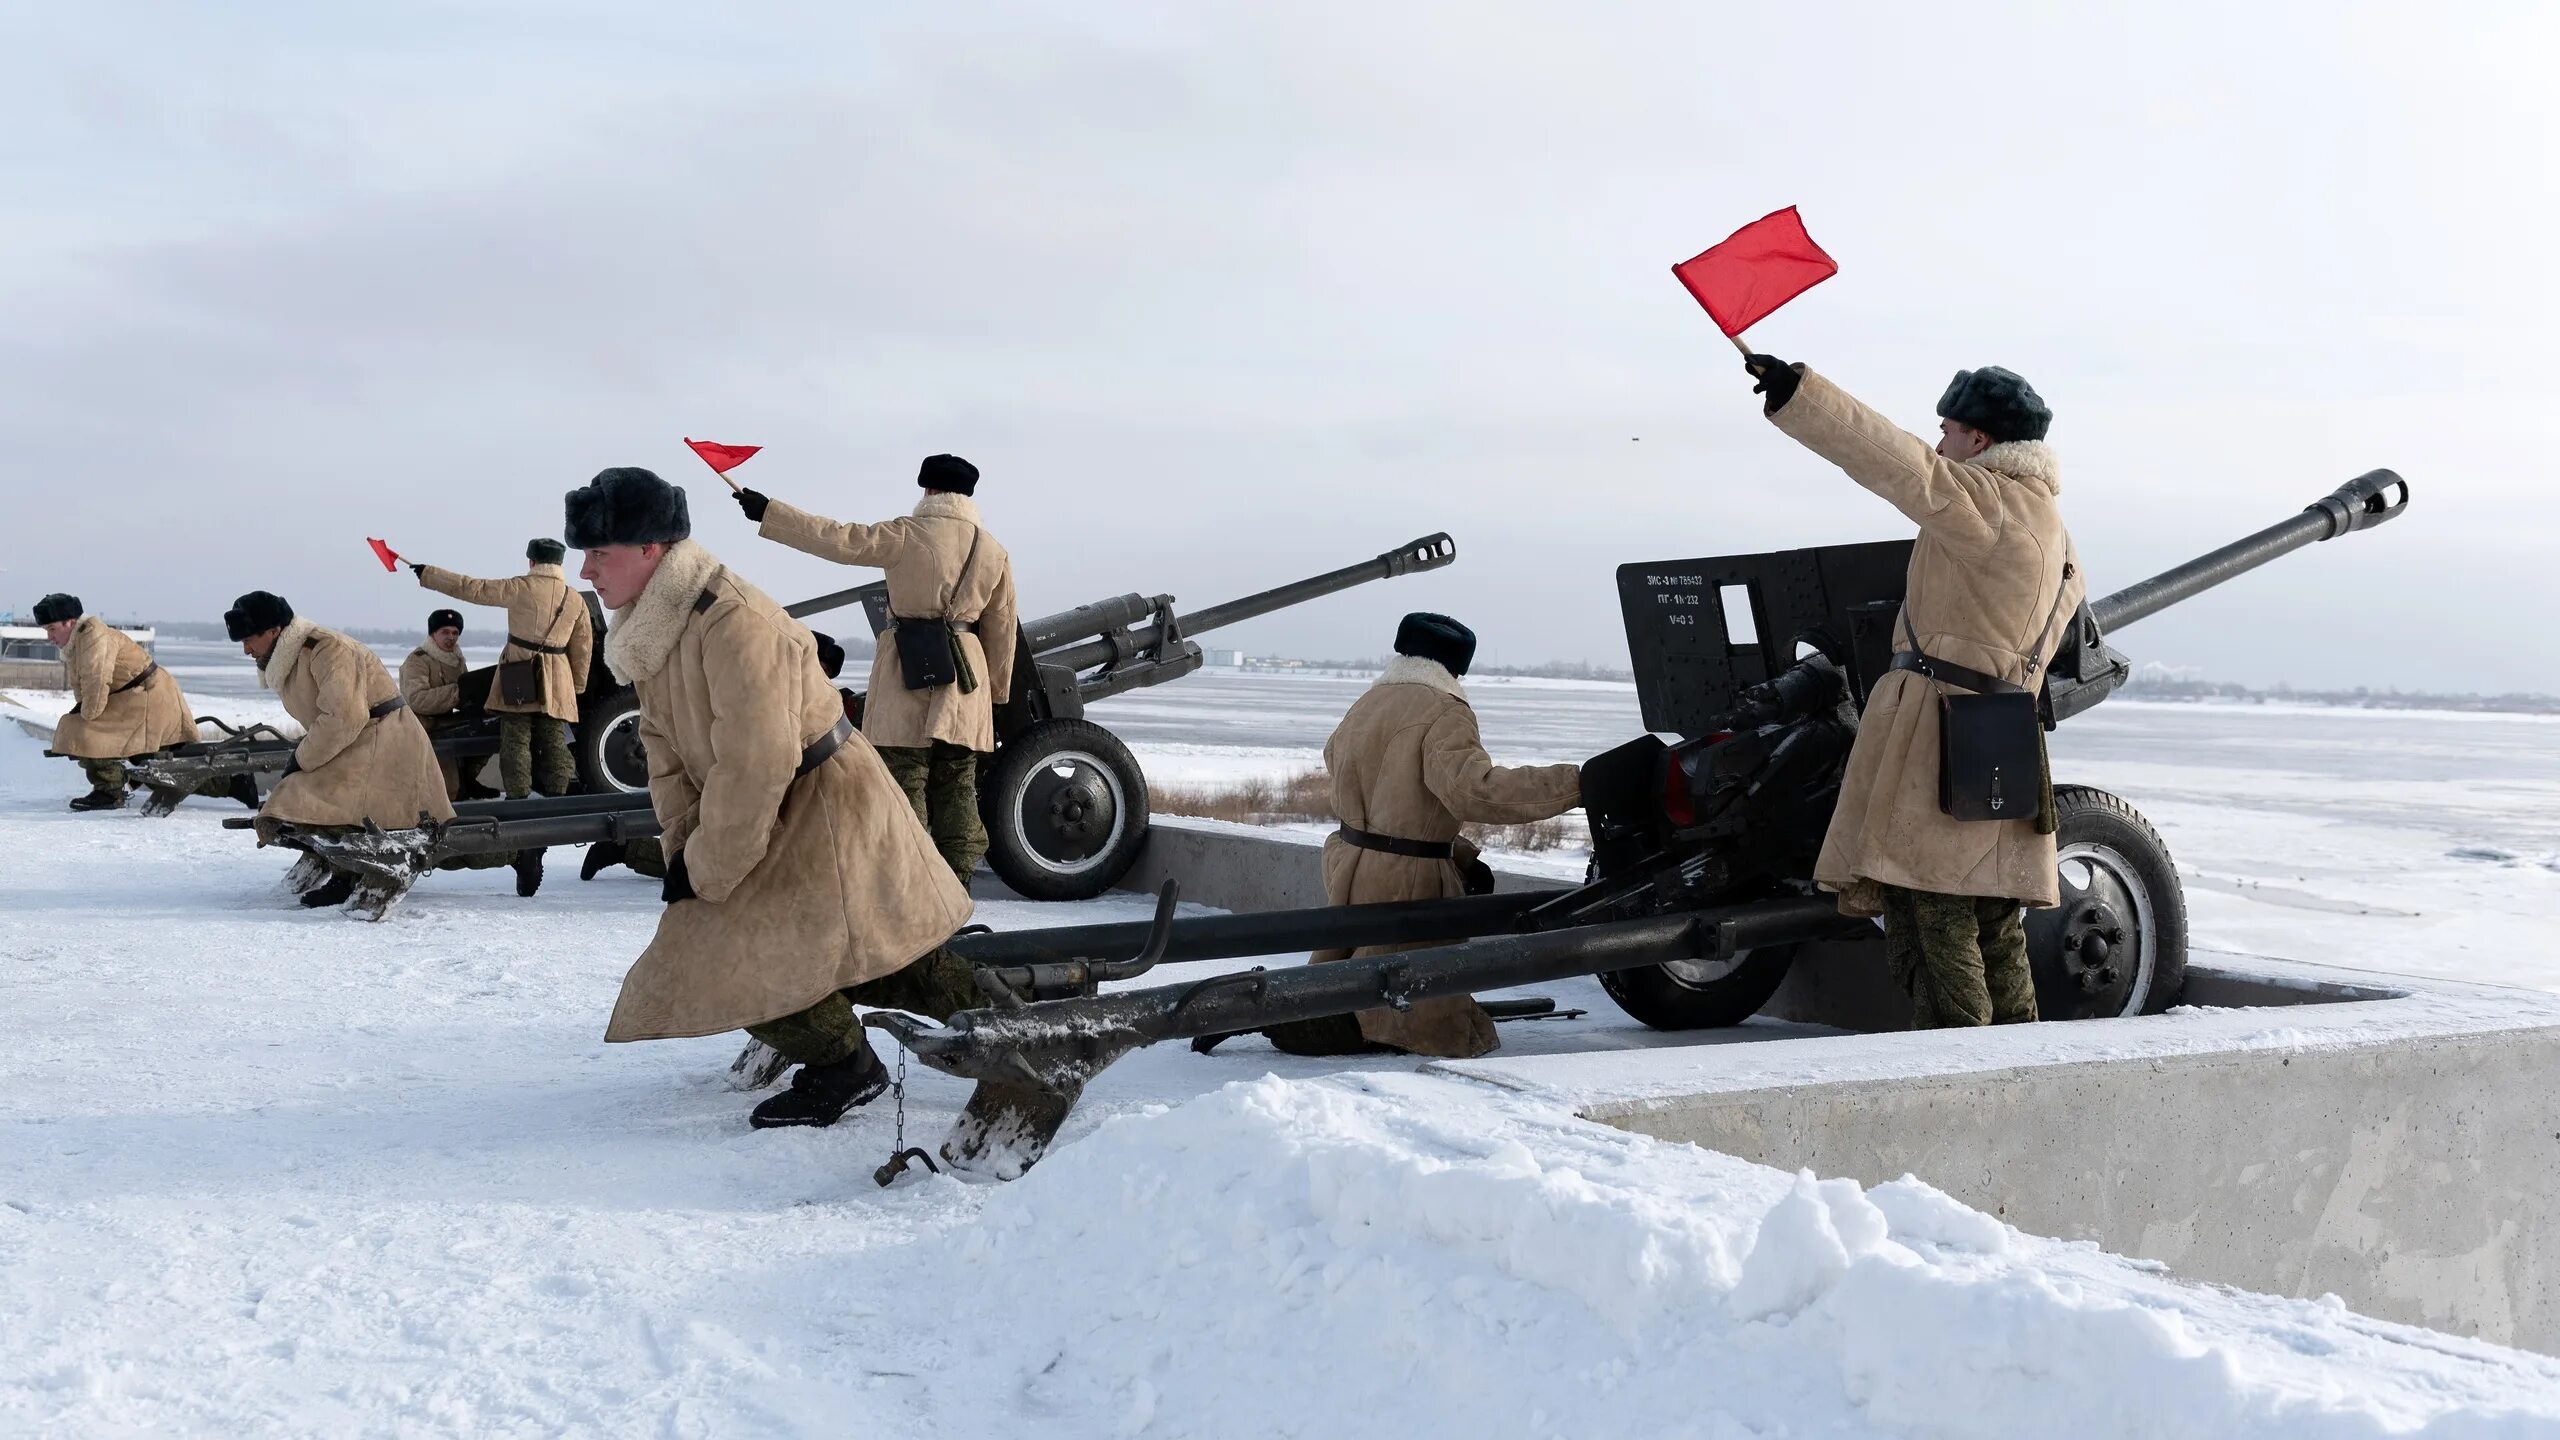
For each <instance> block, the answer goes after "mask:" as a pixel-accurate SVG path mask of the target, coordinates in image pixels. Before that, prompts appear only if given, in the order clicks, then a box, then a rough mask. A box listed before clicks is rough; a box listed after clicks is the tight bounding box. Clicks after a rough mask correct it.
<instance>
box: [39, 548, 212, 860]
mask: <svg viewBox="0 0 2560 1440" xmlns="http://www.w3.org/2000/svg"><path fill="white" fill-rule="evenodd" d="M36 623H37V624H39V625H41V626H43V627H44V638H46V639H47V640H50V641H52V642H53V647H54V648H55V649H56V650H59V651H61V652H62V670H63V674H64V676H65V678H67V679H68V680H69V681H70V683H71V695H72V702H73V703H72V707H71V710H70V712H69V713H68V714H66V715H64V716H63V717H62V720H61V722H60V723H59V724H57V725H56V726H55V727H54V732H53V746H52V751H53V753H54V754H56V755H67V756H69V757H70V758H71V760H72V763H74V764H76V765H78V766H79V767H80V768H81V770H82V771H83V772H84V773H85V774H87V776H88V777H89V793H88V794H86V795H82V796H80V797H78V798H77V799H74V800H73V801H72V802H71V808H72V809H74V810H115V809H120V808H122V806H123V805H124V789H125V783H124V780H125V777H124V762H125V761H127V760H131V759H135V758H137V757H139V756H143V755H148V754H151V753H152V752H153V751H155V750H165V749H167V748H168V747H170V746H172V745H184V744H186V743H188V742H189V741H191V740H194V739H195V738H196V722H195V716H194V715H193V714H192V713H190V712H189V710H188V709H187V697H186V696H185V695H182V694H180V693H179V691H178V678H177V677H176V676H174V675H172V674H170V673H169V672H168V671H166V670H163V669H161V668H160V665H159V662H157V661H155V660H153V659H152V658H151V657H150V655H148V654H146V653H145V652H144V651H143V648H142V647H141V646H140V645H138V644H135V643H134V640H133V637H132V636H130V635H127V634H125V633H124V632H123V631H121V630H118V629H117V628H115V627H114V626H112V625H110V624H108V623H107V622H105V621H104V620H101V619H99V618H98V617H97V616H95V615H90V614H87V613H85V612H84V610H83V608H82V606H81V604H80V601H79V598H78V597H77V596H72V595H60V594H55V595H47V596H46V597H44V598H43V599H41V600H38V601H37V602H36ZM203 793H206V794H211V795H230V796H232V797H234V798H240V797H241V796H242V795H243V794H244V793H245V795H246V797H247V798H246V803H247V804H248V805H249V807H250V808H251V809H256V808H257V804H258V792H257V788H256V785H255V784H254V782H252V781H251V780H250V779H249V777H248V776H246V775H238V776H234V777H232V778H231V779H230V780H229V781H227V782H222V781H216V782H208V783H207V786H206V788H205V790H204V792H203Z"/></svg>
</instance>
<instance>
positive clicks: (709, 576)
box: [564, 468, 973, 1129]
mask: <svg viewBox="0 0 2560 1440" xmlns="http://www.w3.org/2000/svg"><path fill="white" fill-rule="evenodd" d="M567 510H568V518H567V525H566V529H565V532H564V533H565V534H566V535H567V536H568V539H569V543H570V544H572V545H575V546H576V547H578V548H579V549H580V550H583V551H585V552H586V557H585V564H584V565H583V566H582V567H581V569H580V570H579V572H578V573H579V575H580V577H581V578H582V579H585V580H586V581H588V582H589V583H590V584H592V585H594V586H595V589H596V595H597V597H598V598H599V599H601V600H603V601H604V603H605V604H606V605H608V606H611V607H612V609H613V624H612V625H611V626H610V627H609V628H608V629H607V631H606V632H605V646H604V654H605V663H606V665H608V666H610V667H611V668H612V670H613V673H614V676H615V677H616V678H617V679H620V680H622V681H624V682H626V683H628V684H630V685H631V686H632V688H633V689H634V690H636V691H637V692H638V694H639V699H640V738H641V743H642V745H643V746H644V747H645V748H646V750H647V751H648V755H649V799H650V803H651V805H652V807H653V808H654V809H655V810H656V811H657V814H658V818H659V820H660V822H661V824H662V825H663V827H664V829H663V832H662V840H663V844H664V848H665V853H666V857H667V859H666V879H665V885H664V889H663V891H662V892H661V893H662V898H663V899H664V900H665V902H666V906H667V908H666V910H665V912H664V913H663V914H662V915H660V917H659V920H658V933H657V935H656V937H655V938H654V939H652V940H651V941H650V942H649V948H648V949H647V950H645V951H643V952H642V953H641V956H640V958H639V960H638V961H636V962H635V963H634V964H633V965H632V967H631V972H630V974H628V975H627V976H625V977H624V979H623V982H622V994H621V997H620V998H619V999H618V1000H617V1001H616V1002H615V1003H614V1007H613V1019H612V1021H611V1023H610V1024H609V1025H608V1026H607V1027H606V1030H605V1039H606V1040H608V1041H622V1040H658V1039H668V1038H674V1037H679V1036H690V1035H712V1034H717V1033H719V1032H721V1031H724V1030H738V1029H744V1030H745V1031H746V1032H747V1033H748V1034H750V1035H752V1036H754V1037H755V1038H756V1039H758V1040H761V1041H763V1042H764V1043H765V1044H767V1045H770V1046H772V1047H773V1048H774V1049H775V1050H777V1051H780V1052H781V1053H782V1054H783V1055H784V1056H785V1057H787V1058H789V1059H791V1060H793V1061H795V1062H797V1063H798V1064H799V1067H800V1068H799V1070H798V1071H797V1072H796V1073H794V1075H793V1076H792V1080H791V1088H790V1089H789V1090H787V1091H785V1092H784V1093H782V1094H780V1095H776V1096H774V1097H772V1098H771V1099H769V1100H766V1101H765V1102H764V1103H763V1104H761V1105H758V1106H757V1107H756V1109H755V1113H754V1115H753V1116H752V1117H750V1122H749V1123H751V1124H753V1125H754V1126H756V1127H757V1128H759V1129H763V1128H767V1127H770V1126H776V1125H831V1124H834V1123H835V1122H836V1120H838V1119H839V1118H841V1117H842V1116H843V1114H844V1112H845V1111H846V1110H847V1109H848V1108H850V1107H852V1106H855V1105H859V1104H862V1103H864V1102H865V1101H868V1100H870V1099H872V1098H873V1097H875V1096H877V1095H878V1094H880V1092H881V1091H882V1090H884V1089H886V1088H887V1087H888V1083H889V1073H888V1070H887V1067H885V1066H883V1065H882V1064H881V1063H880V1059H879V1057H878V1056H877V1055H875V1054H873V1053H872V1049H871V1044H870V1041H869V1040H868V1039H867V1038H866V1037H865V1036H864V1034H863V1030H862V1022H861V1020H860V1018H859V1017H858V1016H857V1015H856V1014H855V1013H854V1009H853V1005H852V1003H851V1002H849V1001H848V1000H847V998H846V996H845V995H844V994H843V993H841V992H843V991H844V990H845V989H846V988H847V987H859V989H858V991H857V998H859V999H861V1000H863V1001H864V1002H865V1003H871V1004H879V1005H887V1006H896V1007H898V1008H901V1009H914V1010H920V1011H923V1012H924V1013H928V1014H941V1015H947V1014H948V1013H949V1012H950V1010H951V1009H953V1008H956V1007H957V1006H958V1005H963V1004H968V1003H973V1002H972V1001H971V999H970V977H969V972H968V967H967V966H966V965H965V964H963V963H962V962H961V961H960V960H959V959H958V958H956V957H954V956H953V955H952V954H951V953H950V952H949V951H948V950H945V949H943V948H942V942H943V941H944V940H946V939H948V938H949V937H950V935H951V933H952V932H953V931H954V930H956V929H958V928H959V927H960V925H961V923H962V922H964V921H966V920H967V919H968V918H969V896H968V892H967V891H965V890H963V889H961V888H960V882H959V881H958V880H956V879H954V878H953V877H952V874H951V870H950V867H948V866H947V865H945V864H944V863H943V862H942V859H941V857H940V856H939V855H937V854H936V853H935V851H934V848H933V841H932V839H931V837H929V836H927V835H926V834H925V832H924V827H923V826H921V825H919V824H918V823H916V818H915V813H914V811H913V810H912V809H911V808H910V807H909V806H908V804H907V800H906V797H905V795H904V794H902V793H901V792H900V791H899V788H898V785H897V782H896V781H894V780H892V779H891V778H890V777H889V772H888V770H887V769H886V768H885V767H883V766H882V765H881V763H880V757H879V756H878V755H877V754H876V753H874V752H873V750H872V748H871V746H870V745H869V744H868V743H866V742H865V741H864V740H863V739H862V738H861V737H860V736H858V735H856V734H855V733H854V731H853V727H852V726H851V725H850V724H848V723H846V721H845V718H844V710H843V707H842V705H841V703H840V702H839V701H838V699H837V697H836V692H835V691H834V689H833V688H831V687H830V686H829V685H828V684H827V678H826V676H825V675H824V674H822V673H820V671H819V668H818V656H817V646H816V643H815V642H814V641H813V640H812V639H811V637H810V634H809V632H808V630H807V629H805V628H804V627H802V625H801V624H800V622H799V621H797V620H794V619H792V618H791V617H790V616H788V615H786V614H784V613H783V612H782V607H780V606H778V605H776V604H774V603H773V601H772V600H771V599H770V598H768V597H767V596H766V595H765V594H764V592H763V591H761V590H758V589H757V588H756V587H754V586H753V585H750V584H748V583H747V582H746V581H745V579H743V578H742V577H740V576H739V575H738V574H737V572H735V571H733V570H731V569H729V568H728V567H726V566H724V565H722V564H721V563H720V561H719V560H718V558H717V557H715V556H713V555H712V554H711V553H710V552H709V551H707V550H704V549H703V548H702V547H701V546H699V545H696V544H694V543H693V542H692V541H691V540H690V539H688V538H687V537H688V536H690V535H691V534H692V533H693V525H692V520H691V517H690V516H689V515H688V514H687V511H686V505H685V496H684V492H683V491H682V490H679V489H677V488H676V487H675V486H673V485H670V484H668V483H667V482H665V481H664V480H661V479H659V478H658V477H657V476H656V475H654V474H652V473H650V472H649V471H647V470H640V469H630V468H620V469H612V470H606V471H604V472H603V473H601V474H599V475H597V476H596V478H595V481H594V483H592V484H590V485H586V486H583V487H581V488H579V489H576V490H572V491H570V492H569V495H568V497H567Z"/></svg>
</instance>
